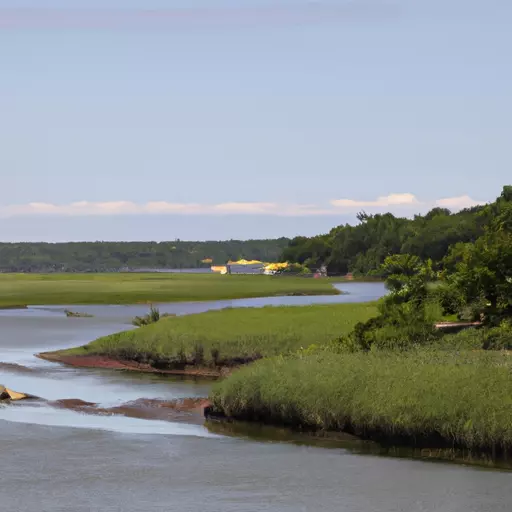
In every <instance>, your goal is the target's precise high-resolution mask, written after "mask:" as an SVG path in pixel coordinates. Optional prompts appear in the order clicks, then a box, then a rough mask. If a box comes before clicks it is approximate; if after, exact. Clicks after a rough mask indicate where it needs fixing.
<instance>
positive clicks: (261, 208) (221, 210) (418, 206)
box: [0, 193, 484, 218]
mask: <svg viewBox="0 0 512 512" xmlns="http://www.w3.org/2000/svg"><path fill="white" fill-rule="evenodd" d="M483 203H484V202H483V201H476V200H474V199H472V198H471V197H469V196H467V195H464V196H459V197H449V198H443V199H438V200H434V201H421V200H419V199H418V198H417V197H416V196H415V195H414V194H411V193H401V194H390V195H388V196H382V197H378V198H377V199H374V200H356V199H333V200H331V201H330V202H328V203H327V204H326V205H322V204H294V203H288V204H287V203H275V202H229V203H219V204H200V203H172V202H167V201H150V202H147V203H135V202H132V201H106V202H90V201H79V202H74V203H68V204H53V203H43V202H33V203H28V204H20V205H9V206H0V217H3V218H8V217H20V216H43V215H45V216H48V215H51V216H98V215H103V216H111V215H169V214H180V215H276V216H288V217H305V216H314V215H336V214H342V213H357V212H359V211H361V210H365V211H367V212H369V213H379V212H386V211H391V212H392V213H395V214H397V215H411V214H414V213H421V212H426V211H428V210H430V209H432V208H434V207H441V208H448V209H450V210H453V211H458V210H461V209H463V208H469V207H472V206H476V205H478V204H483Z"/></svg>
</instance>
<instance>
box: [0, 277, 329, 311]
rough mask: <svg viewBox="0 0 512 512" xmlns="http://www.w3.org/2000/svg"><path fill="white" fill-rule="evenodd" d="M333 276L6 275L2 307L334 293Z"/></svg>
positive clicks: (0, 281) (0, 283)
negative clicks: (308, 277)
mask: <svg viewBox="0 0 512 512" xmlns="http://www.w3.org/2000/svg"><path fill="white" fill-rule="evenodd" d="M336 293H338V292H337V290H336V289H334V288H333V287H332V286H331V283H330V282H329V280H327V279H304V278H301V277H289V278H287V279H282V278H279V277H273V276H262V275H231V276H227V275H226V276H222V275H218V274H170V273H141V274H135V273H113V274H0V306H2V307H5V306H13V305H14V306H16V305H20V304H64V305H71V304H136V303H158V302H176V301H197V300H222V299H237V298H250V297H267V296H277V295H332V294H336Z"/></svg>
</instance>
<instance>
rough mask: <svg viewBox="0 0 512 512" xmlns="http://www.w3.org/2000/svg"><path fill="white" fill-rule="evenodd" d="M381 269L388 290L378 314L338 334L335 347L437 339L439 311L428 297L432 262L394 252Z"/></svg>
mask: <svg viewBox="0 0 512 512" xmlns="http://www.w3.org/2000/svg"><path fill="white" fill-rule="evenodd" d="M380 273H381V274H382V275H383V276H386V286H387V287H388V289H389V290H390V293H389V294H388V295H387V296H386V297H384V298H383V299H382V300H381V301H380V302H379V306H378V310H379V316H377V317H374V318H371V319H369V320H368V321H366V322H360V323H358V324H356V326H355V327H354V330H353V331H352V333H350V334H349V335H342V336H341V337H339V338H338V349H339V350H342V351H348V352H353V351H358V350H363V351H368V350H370V349H372V348H377V349H398V348H400V349H405V348H409V347H411V346H414V345H423V344H427V343H431V342H432V341H434V340H436V339H438V338H439V337H440V336H441V333H440V332H439V331H438V330H436V329H435V327H434V323H435V321H436V320H439V319H440V317H441V316H442V311H441V310H440V308H439V307H438V305H437V302H436V301H434V300H431V299H430V298H429V283H430V282H431V281H432V279H434V277H435V273H434V272H433V270H432V264H431V262H427V263H422V262H421V260H420V259H419V258H418V257H417V256H411V255H409V254H396V255H393V256H388V257H387V258H386V259H385V260H384V263H383V264H382V266H381V270H380Z"/></svg>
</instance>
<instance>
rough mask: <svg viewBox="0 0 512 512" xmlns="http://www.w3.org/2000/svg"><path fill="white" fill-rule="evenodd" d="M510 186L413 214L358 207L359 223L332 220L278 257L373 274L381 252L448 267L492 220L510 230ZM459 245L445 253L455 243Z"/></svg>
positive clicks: (381, 260)
mask: <svg viewBox="0 0 512 512" xmlns="http://www.w3.org/2000/svg"><path fill="white" fill-rule="evenodd" d="M511 190H512V186H505V187H504V188H503V192H502V194H501V196H500V197H499V198H498V199H497V200H496V201H495V202H494V203H491V204H489V205H486V206H477V207H474V208H468V209H464V210H462V211H460V212H457V213H452V212H450V211H449V210H447V209H444V208H434V209H432V210H431V211H430V212H428V213H427V214H426V215H416V216H415V217H414V218H413V219H406V218H400V217H395V216H394V215H393V214H391V213H385V214H376V215H369V214H367V213H365V212H362V213H360V214H359V215H358V217H357V219H358V221H359V224H357V225H355V226H351V225H349V224H345V225H341V226H337V227H335V228H333V229H332V230H331V231H330V232H329V233H327V234H325V235H317V236H314V237H311V238H308V237H296V238H294V239H292V240H291V241H290V242H289V244H288V246H287V247H286V248H285V249H284V250H283V252H282V255H281V259H282V260H283V261H284V260H286V261H293V262H298V263H305V264H307V265H308V266H311V267H312V268H317V267H319V266H320V265H321V264H324V263H325V264H327V266H328V270H329V272H332V273H347V272H353V273H354V274H362V275H374V274H378V273H379V269H380V267H381V265H382V263H384V260H385V259H386V257H388V256H390V255H393V254H410V255H411V256H416V257H418V258H420V259H421V260H423V261H427V260H432V262H433V268H434V269H436V270H438V269H441V270H442V269H443V268H444V267H445V266H451V267H452V268H453V264H454V259H455V260H456V258H457V257H458V255H459V251H460V249H461V248H464V246H465V244H473V243H474V242H475V241H476V240H477V239H478V238H480V237H481V236H483V235H484V234H485V232H486V229H487V228H488V227H489V226H490V225H491V224H495V225H497V226H498V225H499V226H500V229H501V230H502V231H508V232H509V233H510V232H512V192H511ZM457 245H458V246H459V248H458V249H457V250H456V251H455V252H454V253H453V254H452V255H451V260H450V258H447V257H448V255H449V254H450V253H451V251H453V249H454V247H456V246H457Z"/></svg>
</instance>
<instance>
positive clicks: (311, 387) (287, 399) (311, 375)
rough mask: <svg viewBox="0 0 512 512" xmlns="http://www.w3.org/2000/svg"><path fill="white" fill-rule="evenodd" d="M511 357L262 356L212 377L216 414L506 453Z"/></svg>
mask: <svg viewBox="0 0 512 512" xmlns="http://www.w3.org/2000/svg"><path fill="white" fill-rule="evenodd" d="M511 368H512V363H511V361H510V357H508V356H507V355H505V354H501V353H497V352H495V353H492V354H490V353H486V352H475V353H473V352H457V353H455V352H447V351H432V350H423V351H419V350H418V351H412V352H410V353H402V354H400V353H375V354H372V353H370V354H363V353H358V354H340V355H337V354H333V353H319V354H316V355H310V356H295V357H290V358H283V357H277V358H272V359H267V360H264V361H259V362H257V363H254V364H253V365H250V366H248V367H245V368H242V369H240V370H238V371H236V372H234V373H233V374H232V375H231V376H230V377H229V378H227V379H225V380H223V381H221V382H219V383H217V384H215V385H214V388H213V391H212V394H211V397H210V399H211V401H212V407H211V409H210V411H209V412H210V414H213V415H221V416H225V417H228V418H234V419H237V420H244V421H255V422H260V423H267V424H275V425H284V426H287V427H291V428H292V429H296V430H306V431H338V432H346V433H350V434H353V435H356V436H358V437H360V438H361V439H369V440H374V441H378V442H381V443H386V444H392V445H404V446H411V447H414V448H421V447H427V448H436V447H452V448H465V449H469V450H478V451H483V452H489V453H491V454H492V455H493V457H494V456H496V455H498V454H500V453H501V454H508V453H510V451H511V448H512V426H511V425H512V410H511V409H510V406H509V403H510V397H511V396H512V381H511V380H510V370H511Z"/></svg>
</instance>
